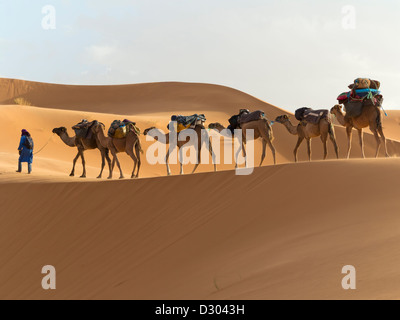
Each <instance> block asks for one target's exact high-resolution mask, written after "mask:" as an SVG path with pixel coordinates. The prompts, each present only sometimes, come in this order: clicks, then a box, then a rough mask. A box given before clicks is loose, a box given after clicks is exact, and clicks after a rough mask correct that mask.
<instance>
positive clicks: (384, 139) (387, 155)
mask: <svg viewBox="0 0 400 320" xmlns="http://www.w3.org/2000/svg"><path fill="white" fill-rule="evenodd" d="M378 132H379V134H380V135H381V137H382V140H383V146H384V147H385V156H386V158H390V155H389V153H388V150H387V141H386V137H385V134H384V133H383V128H382V127H379V128H378Z"/></svg>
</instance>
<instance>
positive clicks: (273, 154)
mask: <svg viewBox="0 0 400 320" xmlns="http://www.w3.org/2000/svg"><path fill="white" fill-rule="evenodd" d="M267 143H268V145H269V148H270V149H271V151H272V156H273V157H274V164H276V151H275V147H274V145H273V143H272V141H271V140H270V139H268V141H267Z"/></svg>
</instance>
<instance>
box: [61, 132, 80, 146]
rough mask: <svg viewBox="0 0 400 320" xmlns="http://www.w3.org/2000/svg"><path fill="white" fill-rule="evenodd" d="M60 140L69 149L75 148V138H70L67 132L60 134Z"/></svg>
mask: <svg viewBox="0 0 400 320" xmlns="http://www.w3.org/2000/svg"><path fill="white" fill-rule="evenodd" d="M60 139H61V140H62V142H64V143H65V144H66V145H67V146H69V147H75V145H76V143H75V137H72V138H71V137H70V136H69V135H68V133H67V132H63V133H61V134H60Z"/></svg>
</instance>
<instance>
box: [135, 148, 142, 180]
mask: <svg viewBox="0 0 400 320" xmlns="http://www.w3.org/2000/svg"><path fill="white" fill-rule="evenodd" d="M135 150H136V158H137V159H138V166H137V173H136V178H139V172H140V167H141V165H142V160H141V159H140V146H139V144H138V143H136V145H135Z"/></svg>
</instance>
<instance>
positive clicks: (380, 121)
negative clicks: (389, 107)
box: [376, 109, 383, 129]
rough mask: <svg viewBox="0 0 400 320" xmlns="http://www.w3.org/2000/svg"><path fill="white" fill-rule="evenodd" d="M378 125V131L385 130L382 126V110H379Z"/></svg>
mask: <svg viewBox="0 0 400 320" xmlns="http://www.w3.org/2000/svg"><path fill="white" fill-rule="evenodd" d="M376 125H377V127H378V129H383V126H382V112H381V110H380V109H379V110H378V115H377V117H376Z"/></svg>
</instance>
